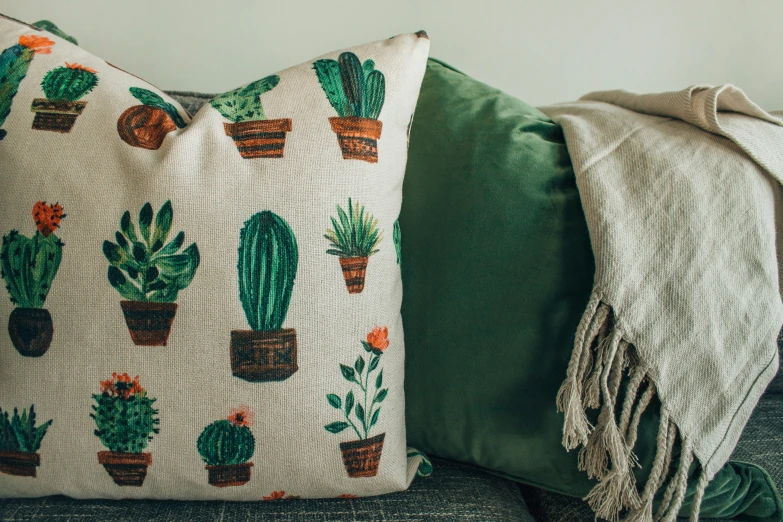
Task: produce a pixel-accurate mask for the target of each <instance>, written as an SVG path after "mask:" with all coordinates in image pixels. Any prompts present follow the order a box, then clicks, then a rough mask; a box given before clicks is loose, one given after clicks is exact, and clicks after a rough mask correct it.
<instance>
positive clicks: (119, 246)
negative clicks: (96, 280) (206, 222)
mask: <svg viewBox="0 0 783 522" xmlns="http://www.w3.org/2000/svg"><path fill="white" fill-rule="evenodd" d="M153 219H154V223H153ZM172 220H173V211H172V208H171V201H166V202H165V203H164V204H163V206H162V207H161V208H160V210H159V211H158V213H157V215H154V213H153V210H152V205H150V204H149V203H146V204H145V205H144V206H143V207H142V208H141V211H140V212H139V222H138V224H139V229H138V233H137V231H136V227H135V226H134V224H133V222H132V221H131V215H130V212H129V211H126V212H125V213H124V214H123V215H122V219H120V230H118V231H117V232H116V233H115V235H114V238H115V241H116V242H114V243H113V242H111V241H104V242H103V254H104V255H105V256H106V259H108V260H109V263H110V266H109V271H108V277H109V282H110V283H111V285H112V286H113V287H114V288H115V289H116V290H117V291H118V292H119V293H120V295H121V296H122V297H124V298H125V299H128V300H129V301H139V302H155V303H173V302H174V301H176V300H177V294H178V293H179V291H180V290H183V289H185V288H186V287H187V286H188V285H189V284H190V283H191V281H193V276H194V275H195V274H196V269H197V268H198V265H199V262H200V260H201V257H200V255H199V251H198V247H197V246H196V244H195V243H192V244H191V245H190V246H189V247H187V248H186V249H185V250H183V251H182V252H179V250H180V248H181V247H182V245H183V243H184V242H185V233H184V232H179V234H177V235H176V236H175V237H174V239H172V240H171V241H169V242H168V243H166V241H167V239H168V237H169V232H170V231H171V224H172ZM178 252H179V253H178Z"/></svg>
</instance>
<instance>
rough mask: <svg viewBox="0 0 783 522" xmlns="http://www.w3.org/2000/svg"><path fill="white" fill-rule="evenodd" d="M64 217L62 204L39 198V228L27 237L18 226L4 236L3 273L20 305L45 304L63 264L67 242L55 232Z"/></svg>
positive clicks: (0, 253) (0, 264)
mask: <svg viewBox="0 0 783 522" xmlns="http://www.w3.org/2000/svg"><path fill="white" fill-rule="evenodd" d="M63 218H65V214H63V207H62V206H61V205H60V204H58V203H54V204H51V205H47V204H46V202H45V201H39V202H37V203H36V204H35V205H34V206H33V220H35V226H36V227H37V229H38V230H37V231H36V233H35V235H34V236H33V237H32V238H28V237H26V236H24V235H22V234H20V233H19V231H17V230H11V232H10V233H9V234H7V235H5V236H3V245H2V249H0V276H2V277H3V279H4V280H5V283H6V288H7V289H8V293H9V294H10V295H11V302H12V303H13V304H15V305H16V306H18V307H20V308H42V307H43V305H44V301H45V300H46V296H48V295H49V290H50V289H51V286H52V281H54V276H56V275H57V270H58V269H59V268H60V261H61V260H62V257H63V246H65V244H64V243H63V242H62V241H60V238H58V237H57V235H56V234H55V233H54V231H55V230H57V229H58V228H59V227H60V221H61V220H62V219H63Z"/></svg>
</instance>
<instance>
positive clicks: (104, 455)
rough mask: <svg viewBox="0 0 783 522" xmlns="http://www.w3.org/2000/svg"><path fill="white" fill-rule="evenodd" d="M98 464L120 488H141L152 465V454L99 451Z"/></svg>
mask: <svg viewBox="0 0 783 522" xmlns="http://www.w3.org/2000/svg"><path fill="white" fill-rule="evenodd" d="M98 462H99V463H101V464H103V467H104V468H106V471H107V472H108V473H109V475H110V476H111V478H112V480H114V483H115V484H117V485H118V486H135V487H141V485H142V484H144V479H145V478H146V476H147V468H148V467H149V466H150V464H152V453H115V452H113V451H99V452H98Z"/></svg>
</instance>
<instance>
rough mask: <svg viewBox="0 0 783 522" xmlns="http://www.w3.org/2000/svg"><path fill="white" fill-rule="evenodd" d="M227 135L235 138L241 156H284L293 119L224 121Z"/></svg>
mask: <svg viewBox="0 0 783 522" xmlns="http://www.w3.org/2000/svg"><path fill="white" fill-rule="evenodd" d="M223 129H224V130H225V131H226V136H230V137H231V138H232V139H233V140H234V144H235V145H236V146H237V150H239V154H240V156H242V157H243V158H245V159H250V158H282V157H283V150H284V148H285V133H286V132H291V120H290V119H289V118H282V119H278V120H256V121H242V122H239V123H224V124H223Z"/></svg>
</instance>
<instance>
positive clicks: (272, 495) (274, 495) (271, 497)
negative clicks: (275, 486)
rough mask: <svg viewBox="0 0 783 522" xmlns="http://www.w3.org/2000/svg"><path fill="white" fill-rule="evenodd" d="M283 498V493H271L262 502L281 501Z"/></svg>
mask: <svg viewBox="0 0 783 522" xmlns="http://www.w3.org/2000/svg"><path fill="white" fill-rule="evenodd" d="M284 496H285V491H273V492H272V493H270V494H269V496H268V497H264V500H282V498H283V497H284Z"/></svg>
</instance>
